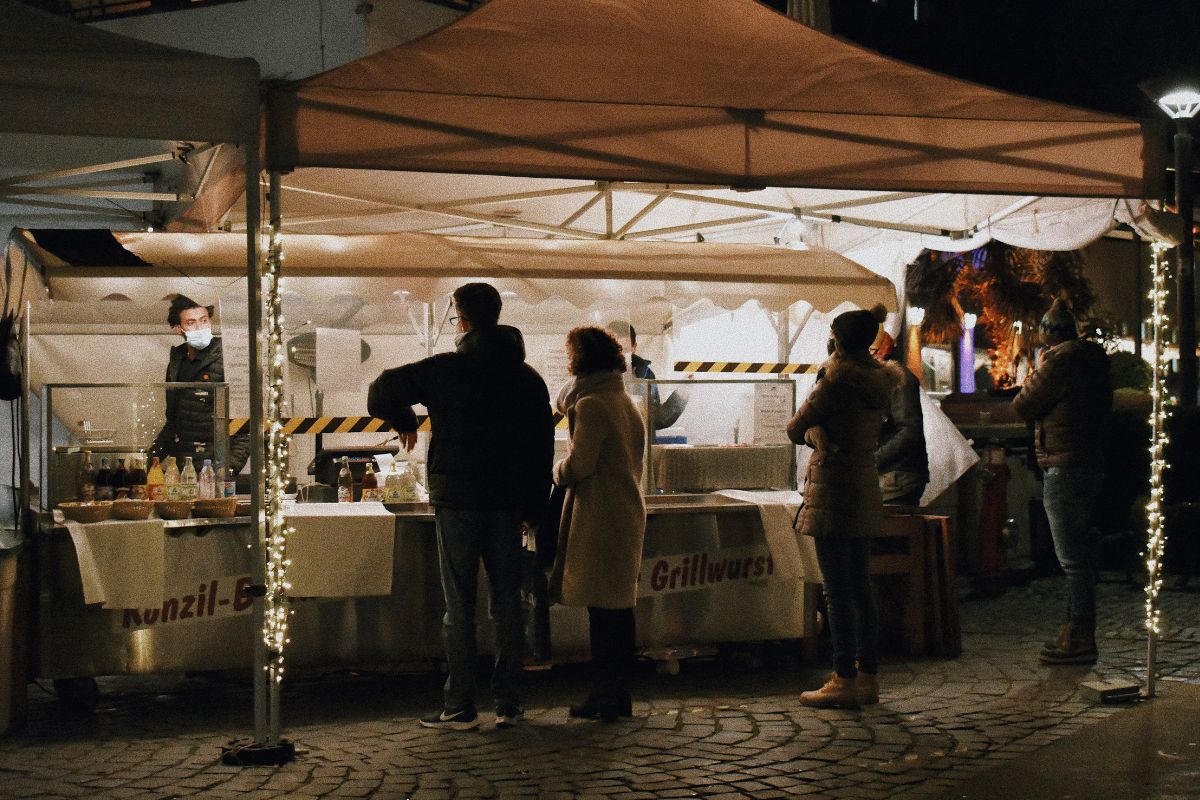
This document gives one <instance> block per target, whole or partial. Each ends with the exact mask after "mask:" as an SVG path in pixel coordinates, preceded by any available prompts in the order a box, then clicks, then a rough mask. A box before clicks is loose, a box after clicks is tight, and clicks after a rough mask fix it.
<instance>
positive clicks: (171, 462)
mask: <svg viewBox="0 0 1200 800" xmlns="http://www.w3.org/2000/svg"><path fill="white" fill-rule="evenodd" d="M163 498H164V499H165V500H182V499H183V487H182V486H180V484H179V465H178V464H176V463H175V456H167V460H166V462H165V463H164V464H163Z"/></svg>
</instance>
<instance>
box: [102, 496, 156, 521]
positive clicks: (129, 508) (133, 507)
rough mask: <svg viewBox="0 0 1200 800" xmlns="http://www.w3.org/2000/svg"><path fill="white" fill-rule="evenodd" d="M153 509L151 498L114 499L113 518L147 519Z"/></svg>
mask: <svg viewBox="0 0 1200 800" xmlns="http://www.w3.org/2000/svg"><path fill="white" fill-rule="evenodd" d="M153 510H154V501H153V500H114V501H113V504H112V515H113V519H148V518H149V517H150V512H151V511H153Z"/></svg>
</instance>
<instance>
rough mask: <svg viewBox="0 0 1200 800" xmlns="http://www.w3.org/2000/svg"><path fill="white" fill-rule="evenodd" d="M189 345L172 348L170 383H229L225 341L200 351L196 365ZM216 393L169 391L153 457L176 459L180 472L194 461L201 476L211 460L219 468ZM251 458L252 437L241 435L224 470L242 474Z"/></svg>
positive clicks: (231, 442)
mask: <svg viewBox="0 0 1200 800" xmlns="http://www.w3.org/2000/svg"><path fill="white" fill-rule="evenodd" d="M187 349H188V346H187V345H186V344H181V345H177V346H176V347H172V348H171V358H170V360H169V361H168V362H167V377H166V381H167V383H174V382H176V381H179V382H183V383H192V382H195V383H207V382H210V381H211V382H212V383H221V382H223V381H224V380H225V367H224V365H223V364H222V362H221V340H220V339H219V338H214V339H213V340H212V344H210V345H209V346H208V347H206V348H205V349H203V350H200V351H197V353H196V359H195V360H194V361H188V360H187ZM215 401H216V393H215V392H214V391H210V390H205V389H168V390H167V420H166V424H165V425H163V428H162V430H161V431H159V433H158V436H157V437H155V439H154V444H153V445H151V447H150V455H152V456H158V457H159V458H161V459H165V458H166V457H167V456H175V457H176V460H178V462H179V467H180V469H182V468H183V459H184V458H185V457H186V456H192V457H193V463H194V464H195V467H196V471H197V472H199V470H200V467H201V465H202V464H203V459H205V458H211V459H213V462H214V464H216V461H217V458H218V456H217V455H216V453H215V452H214V451H213V407H214V405H215ZM249 457H250V436H249V435H248V434H241V435H239V436H235V437H233V438H232V439H230V440H229V453H228V454H227V457H226V459H225V461H226V463H225V465H224V466H226V467H232V468H233V470H234V472H235V473H237V472H241V471H242V467H243V466H244V465H245V464H246V460H247V459H248V458H249Z"/></svg>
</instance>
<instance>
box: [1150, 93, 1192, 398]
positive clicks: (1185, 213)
mask: <svg viewBox="0 0 1200 800" xmlns="http://www.w3.org/2000/svg"><path fill="white" fill-rule="evenodd" d="M1156 102H1157V103H1158V107H1159V108H1161V109H1162V110H1163V111H1165V112H1166V114H1167V116H1168V117H1170V118H1171V119H1173V120H1175V208H1176V210H1177V211H1178V212H1179V216H1180V217H1182V218H1183V240H1182V241H1181V242H1180V243H1179V248H1178V249H1177V250H1176V256H1175V257H1176V259H1177V268H1176V271H1175V293H1176V297H1175V300H1176V303H1177V305H1178V309H1179V404H1180V405H1182V406H1195V405H1196V276H1195V271H1194V268H1195V258H1194V257H1195V245H1194V242H1193V239H1192V217H1193V211H1192V200H1193V198H1192V134H1191V131H1190V130H1189V129H1188V123H1189V121H1190V120H1191V119H1192V117H1194V116H1196V112H1198V111H1200V90H1198V89H1196V88H1195V87H1184V88H1176V89H1173V90H1172V91H1170V92H1167V93H1166V94H1164V95H1162V96H1160V97H1159V98H1158V99H1157V101H1156Z"/></svg>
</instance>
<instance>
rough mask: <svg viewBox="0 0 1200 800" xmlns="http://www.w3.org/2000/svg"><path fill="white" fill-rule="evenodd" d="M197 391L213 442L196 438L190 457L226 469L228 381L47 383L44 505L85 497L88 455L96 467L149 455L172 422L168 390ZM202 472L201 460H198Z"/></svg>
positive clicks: (42, 481)
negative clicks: (168, 414) (84, 473)
mask: <svg viewBox="0 0 1200 800" xmlns="http://www.w3.org/2000/svg"><path fill="white" fill-rule="evenodd" d="M168 392H192V393H193V395H194V397H196V398H197V399H198V401H199V402H198V403H193V404H191V405H192V409H193V410H194V409H196V408H203V409H207V410H208V411H210V412H211V415H212V438H211V441H205V442H203V443H201V442H193V443H192V446H191V447H190V448H189V449H188V453H187V455H194V456H196V457H198V458H211V459H212V461H213V465H214V467H223V466H224V465H225V463H226V455H227V453H228V451H229V435H228V432H229V388H228V386H227V385H226V384H224V383H212V382H197V383H141V384H132V383H102V384H68V383H51V384H45V385H44V386H43V387H42V394H41V401H42V402H41V408H42V420H41V431H42V438H43V441H42V448H43V458H42V459H41V475H40V476H39V477H40V485H41V487H42V492H41V501H40V506H41V508H42V510H44V511H45V510H50V509H53V508H55V507H56V506H58V505H59V504H60V503H62V502H64V501H70V500H78V499H80V496H79V495H80V480H79V479H80V474H81V472H82V469H83V465H84V460H85V455H86V454H88V453H90V454H91V456H92V461H93V465H94V466H96V467H99V466H101V460H102V459H105V460H108V461H109V463H110V468H115V467H116V466H117V462H118V460H120V459H125V460H126V463H127V464H128V465H130V466H132V461H133V460H134V459H144V458H146V456H147V454H148V452H149V450H150V447H151V445H153V444H154V440H155V438H156V437H157V436H158V434H159V432H160V431H161V430H162V429H163V425H164V424H165V422H166V410H167V393H168ZM195 467H196V469H197V470H199V468H200V467H201V464H199V463H197V464H195ZM219 474H222V473H219Z"/></svg>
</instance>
